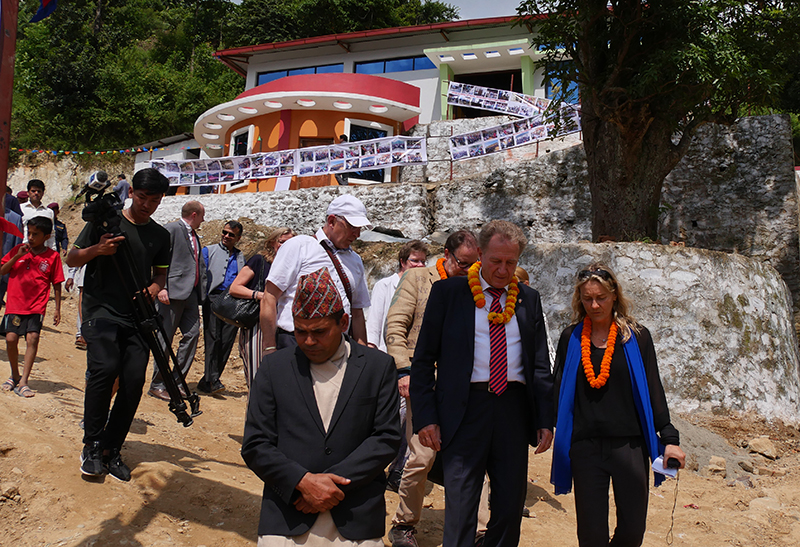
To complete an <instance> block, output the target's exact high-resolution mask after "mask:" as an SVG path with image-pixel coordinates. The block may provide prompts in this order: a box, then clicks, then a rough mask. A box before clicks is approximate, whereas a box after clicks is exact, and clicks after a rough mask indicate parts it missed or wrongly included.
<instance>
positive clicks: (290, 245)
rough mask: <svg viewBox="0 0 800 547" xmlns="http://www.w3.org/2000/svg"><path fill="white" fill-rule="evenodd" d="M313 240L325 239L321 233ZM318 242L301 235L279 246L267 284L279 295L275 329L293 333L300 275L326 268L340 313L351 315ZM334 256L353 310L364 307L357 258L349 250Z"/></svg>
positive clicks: (365, 292) (361, 267)
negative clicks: (336, 292)
mask: <svg viewBox="0 0 800 547" xmlns="http://www.w3.org/2000/svg"><path fill="white" fill-rule="evenodd" d="M317 238H318V239H328V238H327V237H326V236H325V233H324V232H323V231H322V230H319V231H318V232H317ZM318 239H314V238H313V237H310V236H304V235H300V236H296V237H293V238H291V239H290V240H288V241H287V242H286V243H284V244H283V245H282V246H281V248H280V250H279V251H278V253H277V255H275V260H274V261H273V263H272V267H271V268H270V270H269V275H268V276H267V281H269V282H271V283H272V284H274V285H275V286H276V287H278V289H280V291H281V292H282V294H281V296H280V297H279V298H278V311H277V317H278V327H279V328H281V329H283V330H285V331H288V332H294V318H293V317H292V303H293V302H294V295H295V292H296V290H297V283H298V281H299V280H300V276H301V275H307V274H310V273H312V272H316V271H317V270H319V269H321V268H328V272H329V273H330V274H331V278H332V279H333V282H334V284H335V285H336V288H337V289H338V290H339V295H340V296H341V297H342V304H344V311H345V313H346V314H347V315H349V316H352V313H351V309H350V303H349V302H348V301H347V296H346V293H345V290H344V285H343V284H342V282H341V280H340V279H339V274H338V273H337V272H336V268H335V267H334V266H333V262H332V261H331V258H330V257H329V256H328V253H326V252H325V249H323V248H322V245H320V243H319V240H318ZM335 254H336V257H337V258H338V259H339V262H341V264H342V268H343V269H344V271H345V274H346V275H347V278H348V280H349V281H350V287H351V288H352V289H353V308H356V309H362V308H368V307H369V302H370V301H369V289H368V288H367V279H366V277H365V276H364V264H363V262H361V257H360V256H358V254H357V253H356V252H355V251H353V250H352V249H337V250H336V253H335Z"/></svg>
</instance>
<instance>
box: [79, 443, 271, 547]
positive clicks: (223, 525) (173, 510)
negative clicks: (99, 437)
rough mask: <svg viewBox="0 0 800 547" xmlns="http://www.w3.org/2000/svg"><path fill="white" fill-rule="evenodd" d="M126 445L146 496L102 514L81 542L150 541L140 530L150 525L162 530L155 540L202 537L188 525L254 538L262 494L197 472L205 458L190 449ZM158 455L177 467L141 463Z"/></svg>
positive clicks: (134, 544) (137, 546)
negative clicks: (129, 508) (130, 507)
mask: <svg viewBox="0 0 800 547" xmlns="http://www.w3.org/2000/svg"><path fill="white" fill-rule="evenodd" d="M125 446H126V448H125V449H124V450H123V455H124V456H125V460H126V462H127V463H128V464H129V465H130V466H131V468H132V469H133V483H134V484H135V485H136V486H137V487H138V488H139V489H140V490H141V492H142V495H143V497H144V499H145V500H146V501H145V503H144V504H143V505H142V506H141V507H140V508H139V510H138V511H137V512H136V513H135V514H134V515H133V516H132V517H130V518H129V517H127V516H125V515H123V514H122V513H118V514H117V515H116V516H114V517H111V518H109V519H106V520H105V521H103V522H102V523H101V524H100V525H99V526H100V529H99V530H98V531H97V532H95V533H94V534H92V535H91V536H89V537H87V538H86V539H85V540H83V541H82V542H81V543H80V545H82V546H93V545H97V546H100V545H112V544H113V545H123V544H124V545H127V546H131V547H142V546H144V545H151V544H153V541H152V538H151V540H148V541H146V542H144V538H143V537H142V535H141V534H142V533H143V532H144V531H145V530H146V529H147V528H149V527H150V526H151V525H155V526H156V527H157V528H155V529H151V530H148V531H147V533H148V535H150V534H153V533H158V534H160V535H159V537H158V542H159V543H160V542H165V543H177V544H183V543H186V544H198V545H199V544H202V543H204V541H203V539H202V537H201V534H203V530H202V529H201V528H196V527H193V526H192V525H199V526H202V527H207V528H213V529H214V530H219V531H225V532H232V533H235V534H237V535H239V536H241V537H242V538H243V539H245V540H247V541H251V542H254V541H255V540H256V537H257V529H258V518H259V511H260V507H261V495H260V494H253V493H251V492H248V491H246V490H242V489H239V488H235V487H233V486H230V485H228V484H225V483H223V482H220V481H218V480H212V479H208V478H205V477H202V476H200V475H199V474H200V473H201V471H203V470H207V467H206V463H207V462H208V460H207V459H205V458H203V457H200V456H198V455H197V454H194V453H192V452H189V451H185V450H180V449H177V448H175V447H171V446H165V445H160V444H151V443H143V442H130V441H129V442H127V443H126V445H125ZM157 460H160V461H163V462H168V463H170V464H172V465H173V466H175V467H178V468H180V469H178V470H175V471H173V472H169V471H167V472H166V473H161V472H159V471H156V470H152V469H143V468H141V467H139V464H140V463H142V461H145V462H152V461H157ZM215 463H219V464H222V465H224V466H230V467H232V468H235V472H236V473H239V472H241V473H249V470H248V469H247V468H246V467H245V466H244V464H241V463H239V462H226V461H219V460H217V461H216V462H215ZM137 467H139V468H138V469H137ZM109 480H111V479H109ZM137 536H139V537H138V538H137Z"/></svg>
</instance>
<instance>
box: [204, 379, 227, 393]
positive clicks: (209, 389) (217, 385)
mask: <svg viewBox="0 0 800 547" xmlns="http://www.w3.org/2000/svg"><path fill="white" fill-rule="evenodd" d="M197 391H200V392H202V393H206V394H211V393H219V392H220V391H225V385H224V384H223V383H222V382H220V381H219V380H214V383H212V384H211V385H209V383H208V382H206V379H205V378H202V379H201V380H200V381H199V382H197Z"/></svg>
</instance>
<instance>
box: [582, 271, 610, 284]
mask: <svg viewBox="0 0 800 547" xmlns="http://www.w3.org/2000/svg"><path fill="white" fill-rule="evenodd" d="M594 275H596V276H597V277H599V278H600V279H603V280H605V281H611V280H612V279H611V274H610V273H608V272H607V271H605V270H601V269H599V268H598V269H596V270H581V271H580V272H579V273H578V279H579V280H581V281H583V280H584V279H588V278H590V277H592V276H594Z"/></svg>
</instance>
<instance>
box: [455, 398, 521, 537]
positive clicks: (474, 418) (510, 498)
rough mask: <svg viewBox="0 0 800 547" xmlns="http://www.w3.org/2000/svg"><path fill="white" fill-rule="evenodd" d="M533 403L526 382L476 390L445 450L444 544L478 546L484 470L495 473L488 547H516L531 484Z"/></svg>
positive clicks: (490, 498)
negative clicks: (498, 391)
mask: <svg viewBox="0 0 800 547" xmlns="http://www.w3.org/2000/svg"><path fill="white" fill-rule="evenodd" d="M528 423H529V417H528V405H527V396H526V391H525V386H524V385H523V384H519V383H510V384H509V385H508V388H507V389H506V391H505V392H503V394H502V395H500V396H497V395H495V394H493V393H489V392H488V391H477V390H472V389H471V390H470V394H469V400H468V403H467V410H466V413H465V414H464V419H463V421H462V422H461V425H460V426H459V428H458V431H457V432H456V434H455V436H454V437H453V439H452V441H451V442H450V443H449V444H448V445H447V447H445V449H444V450H443V451H442V466H443V471H444V493H445V509H444V538H443V543H442V545H443V547H473V546H474V545H475V529H476V527H477V524H478V503H479V502H480V497H481V487H482V486H483V478H484V474H486V473H488V474H489V482H490V483H491V485H492V491H491V494H490V497H489V507H490V508H491V518H490V519H489V525H488V527H487V530H486V536H485V538H484V545H485V546H486V547H496V546H502V547H516V545H517V544H518V543H519V534H520V531H519V529H520V524H521V522H522V510H523V508H524V506H525V494H526V493H527V485H528V480H527V477H528Z"/></svg>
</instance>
